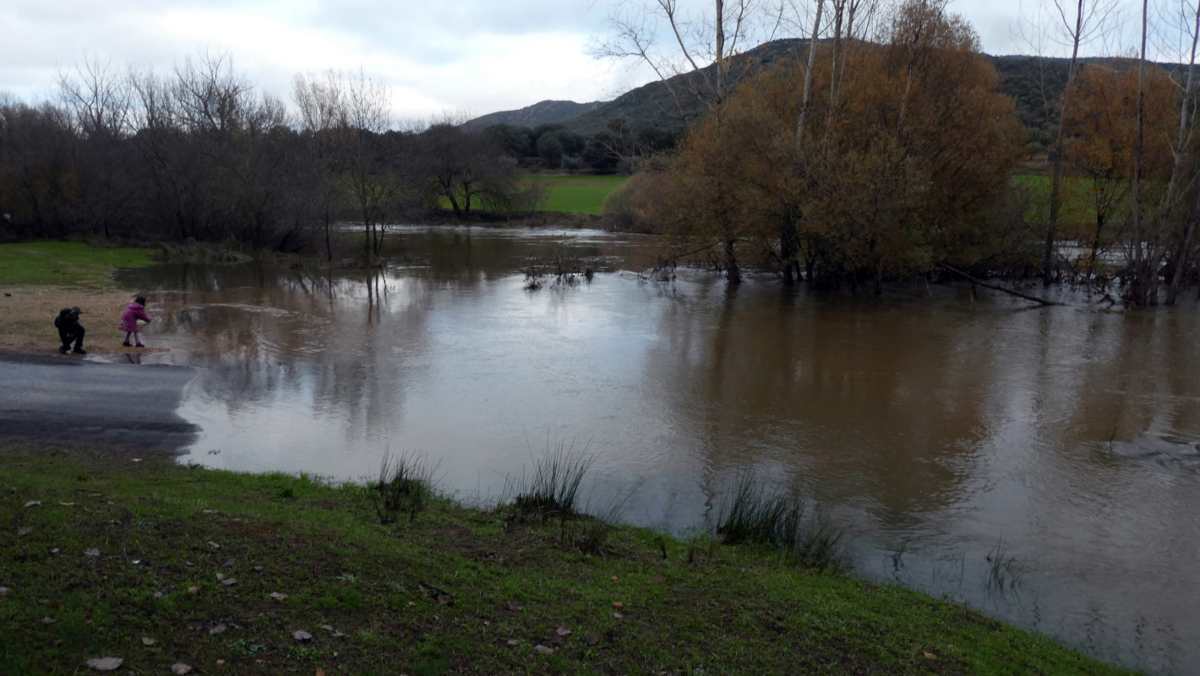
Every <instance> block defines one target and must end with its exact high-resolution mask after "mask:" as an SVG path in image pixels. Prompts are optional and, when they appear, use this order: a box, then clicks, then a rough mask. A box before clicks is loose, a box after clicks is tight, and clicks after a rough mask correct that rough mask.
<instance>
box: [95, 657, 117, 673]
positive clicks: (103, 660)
mask: <svg viewBox="0 0 1200 676" xmlns="http://www.w3.org/2000/svg"><path fill="white" fill-rule="evenodd" d="M124 663H125V660H123V659H121V658H120V657H93V658H92V659H90V660H88V661H87V665H88V666H89V667H91V668H92V669H94V670H96V671H116V670H117V669H120V668H121V665H122V664H124Z"/></svg>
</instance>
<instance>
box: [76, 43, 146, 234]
mask: <svg viewBox="0 0 1200 676" xmlns="http://www.w3.org/2000/svg"><path fill="white" fill-rule="evenodd" d="M59 92H60V97H61V99H62V101H63V104H64V106H65V107H66V110H67V111H68V113H69V119H70V121H71V124H72V125H73V127H74V129H75V131H76V132H77V133H78V134H79V136H80V143H79V146H78V152H79V157H78V167H79V172H80V176H79V184H80V185H79V189H80V204H79V209H80V214H79V216H78V217H79V218H80V219H82V220H84V221H87V222H88V223H89V224H90V225H91V226H92V227H94V228H96V229H97V231H99V232H100V233H101V234H103V235H104V236H105V237H108V236H110V235H111V234H112V229H113V227H114V225H115V224H116V223H117V222H119V221H122V220H123V218H124V212H125V211H126V210H127V208H128V206H129V202H130V200H131V198H132V190H133V189H132V181H131V180H130V179H129V177H128V170H127V169H128V168H127V167H123V166H121V162H120V153H121V152H122V141H123V140H124V139H125V138H126V136H127V135H128V133H129V132H130V130H131V125H130V122H131V112H132V108H133V106H132V101H133V97H132V94H131V92H130V87H129V83H128V81H127V80H126V79H125V78H124V77H122V76H120V75H118V74H117V73H116V72H115V71H114V70H113V69H112V68H111V67H110V66H109V64H107V63H104V62H101V61H99V60H94V59H88V60H84V61H83V62H82V63H80V64H78V65H77V66H76V67H75V69H74V70H73V71H72V72H71V73H62V74H60V75H59Z"/></svg>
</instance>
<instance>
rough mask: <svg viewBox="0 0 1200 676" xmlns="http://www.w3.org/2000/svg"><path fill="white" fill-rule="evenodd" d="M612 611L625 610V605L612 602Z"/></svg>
mask: <svg viewBox="0 0 1200 676" xmlns="http://www.w3.org/2000/svg"><path fill="white" fill-rule="evenodd" d="M613 610H625V604H624V603H621V602H620V601H613Z"/></svg>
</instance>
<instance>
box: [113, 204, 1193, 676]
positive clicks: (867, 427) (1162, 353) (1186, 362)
mask: <svg viewBox="0 0 1200 676" xmlns="http://www.w3.org/2000/svg"><path fill="white" fill-rule="evenodd" d="M657 246H658V245H657V244H656V243H655V242H654V241H653V240H646V239H639V238H632V237H627V236H613V235H608V234H605V233H600V232H594V231H586V230H571V231H555V230H516V229H484V228H436V229H431V228H420V227H404V228H397V229H395V230H394V232H393V234H391V235H390V236H389V252H390V254H391V256H390V257H389V261H390V262H389V264H388V266H387V267H386V269H384V270H383V271H381V272H379V273H377V274H368V273H365V272H357V273H336V274H334V275H333V276H323V275H320V274H313V273H310V272H304V271H302V270H299V269H291V268H287V267H271V266H263V265H242V266H225V267H219V266H197V265H170V266H160V267H156V268H150V269H145V270H139V271H129V272H126V273H124V281H125V282H126V283H128V284H131V285H135V286H138V287H140V288H142V289H144V290H145V291H146V292H148V293H149V295H150V296H151V311H152V313H157V314H158V315H159V321H157V322H156V323H155V324H153V325H152V327H151V332H150V333H149V334H147V336H146V338H147V340H148V341H150V343H151V344H152V345H155V346H159V347H165V348H167V350H166V351H165V352H161V353H152V354H147V355H146V356H145V357H144V360H145V361H147V362H150V361H166V362H174V363H186V364H189V365H194V366H199V367H201V368H200V375H199V376H198V378H197V379H196V380H194V381H193V382H192V384H191V385H190V386H189V387H188V389H187V391H186V392H185V395H184V400H183V403H182V406H181V409H180V414H181V415H182V416H183V417H185V418H186V419H187V420H189V421H190V422H193V423H196V424H197V425H199V427H200V429H201V430H202V431H201V433H200V436H199V439H198V441H197V442H196V443H195V445H194V446H193V447H191V448H190V449H188V451H187V454H186V455H185V456H184V458H183V460H184V461H188V462H198V463H203V464H205V465H210V466H214V467H221V468H229V469H235V470H246V471H269V470H282V471H287V472H308V473H312V474H318V475H323V476H328V477H333V478H337V479H354V480H360V479H364V478H367V477H370V476H372V475H374V474H376V473H377V472H378V469H379V466H380V462H381V459H382V457H383V455H384V454H386V453H388V452H389V451H390V452H393V453H399V452H405V451H407V452H421V453H424V454H425V455H426V456H427V457H429V458H430V459H431V460H432V461H434V462H435V463H436V465H437V467H438V475H437V478H438V481H439V485H440V487H441V488H442V489H443V490H445V491H447V492H450V493H453V494H455V495H457V496H458V497H459V498H460V499H463V500H466V501H479V502H488V501H492V500H496V499H497V498H499V497H501V496H502V495H503V492H504V490H505V485H506V480H507V479H509V478H511V477H516V476H519V475H520V474H521V473H522V471H523V470H525V469H526V468H528V467H529V466H531V465H532V463H533V461H534V459H535V458H536V457H538V456H540V455H542V454H543V453H544V452H545V451H546V449H547V448H549V447H553V446H557V445H560V444H562V445H568V446H571V445H574V447H575V448H577V449H581V450H586V452H588V453H590V454H592V455H594V456H595V458H596V464H595V469H594V472H593V475H592V478H591V480H590V481H589V483H588V484H587V487H586V498H585V500H586V502H587V504H588V506H589V508H590V509H591V510H593V511H595V512H602V513H619V517H620V518H621V519H622V520H624V521H628V522H632V523H636V524H640V525H644V526H649V527H653V528H656V529H663V530H668V531H671V532H675V533H679V534H688V533H690V532H695V531H698V530H700V529H703V528H705V527H706V526H707V525H708V524H711V521H712V520H713V518H714V516H715V512H716V511H717V510H719V507H720V504H721V501H722V499H723V498H722V496H723V495H727V494H728V489H729V486H730V484H731V483H732V482H733V481H734V480H735V478H736V477H737V476H738V474H739V472H744V471H748V470H752V471H754V472H755V473H756V474H757V476H759V477H761V478H763V479H764V480H768V481H770V482H772V483H773V484H774V485H775V486H776V487H777V488H778V489H779V490H788V491H797V492H799V493H800V494H802V495H804V496H808V497H809V498H810V499H811V500H812V501H813V502H814V503H815V504H816V505H819V506H820V509H821V510H822V511H824V512H825V513H826V514H827V515H828V517H829V519H831V520H832V521H833V522H834V523H836V524H837V525H838V526H840V527H842V528H844V529H846V531H847V532H848V536H847V543H848V544H847V556H848V558H849V559H850V560H851V562H852V564H853V567H854V569H855V570H856V571H857V573H858V574H860V575H863V576H865V577H868V578H871V579H877V580H882V581H894V582H898V583H901V584H904V585H907V586H911V587H915V588H918V589H921V590H924V591H927V592H931V593H933V594H936V595H945V596H948V597H950V598H953V599H957V600H961V601H964V602H966V603H969V604H971V605H973V606H975V607H978V608H980V609H982V610H983V611H985V612H987V613H989V614H992V615H994V616H996V617H999V618H1003V619H1006V620H1009V621H1012V622H1015V623H1017V624H1020V625H1022V626H1025V627H1029V628H1032V629H1035V630H1037V631H1041V632H1045V633H1047V634H1050V635H1052V636H1054V637H1056V638H1057V639H1059V640H1061V641H1063V642H1064V643H1066V644H1068V645H1071V646H1074V647H1077V648H1079V649H1081V650H1084V651H1086V652H1088V653H1090V654H1092V655H1095V656H1097V657H1099V658H1102V659H1105V660H1110V661H1118V662H1121V663H1124V664H1127V665H1130V666H1133V667H1137V668H1141V669H1145V670H1148V671H1153V672H1161V673H1200V445H1198V444H1200V358H1198V357H1200V348H1198V344H1197V338H1198V337H1200V310H1198V309H1197V307H1196V306H1194V305H1188V306H1185V307H1180V308H1176V309H1173V310H1158V311H1150V312H1129V313H1122V312H1120V311H1105V310H1104V309H1102V307H1103V306H1099V305H1097V304H1095V303H1089V302H1088V298H1087V297H1086V296H1083V295H1078V296H1075V295H1070V294H1067V295H1064V296H1063V299H1064V300H1066V301H1068V303H1069V304H1068V305H1066V306H1063V307H1052V308H1030V307H1029V306H1028V305H1027V304H1023V303H1021V302H1020V301H1017V300H1016V299H1013V298H1009V297H1005V296H996V295H990V292H981V294H980V295H979V296H978V298H974V299H973V298H972V296H971V294H970V293H969V292H968V291H967V290H965V289H955V288H948V287H938V286H933V287H929V288H925V287H921V288H915V289H908V290H902V291H891V292H889V293H888V294H886V295H885V296H884V297H883V298H882V299H875V298H861V297H860V298H855V297H852V296H848V295H834V296H830V295H818V294H809V293H808V292H807V291H805V290H804V289H803V288H801V289H798V290H789V289H786V288H784V287H783V286H782V285H781V284H780V283H779V281H778V280H776V279H775V278H774V277H770V276H763V277H752V278H751V279H750V280H749V281H747V282H746V283H744V284H743V285H741V287H740V288H738V289H736V291H731V290H729V289H727V288H726V285H725V284H724V283H723V281H722V280H720V279H719V278H718V277H716V276H715V275H713V274H712V273H709V272H705V271H700V270H691V271H681V272H680V273H679V276H678V278H677V279H675V280H674V281H671V282H661V281H654V280H652V279H647V278H644V277H642V276H639V275H638V274H636V272H635V271H637V270H641V269H644V268H646V267H647V266H648V265H649V264H650V263H651V262H652V261H653V259H654V254H655V252H656V251H657ZM554 256H567V257H580V258H583V259H585V260H587V261H589V264H590V265H593V266H595V267H597V268H598V269H601V270H605V271H604V272H600V273H599V274H597V275H596V276H595V278H594V279H593V280H592V281H591V282H590V283H589V282H586V281H584V280H582V279H580V280H579V283H577V284H574V285H567V284H562V285H556V284H553V283H551V282H549V281H548V282H547V284H546V285H545V286H543V287H542V288H541V289H540V290H536V291H530V290H527V289H526V288H525V280H524V276H523V275H522V273H521V270H522V269H524V268H525V267H526V266H527V265H529V264H530V262H531V261H537V260H546V259H548V258H550V257H554ZM985 293H987V294H989V295H984V294H985ZM1063 293H1066V292H1063ZM997 553H999V559H1000V560H1001V561H1002V562H1004V565H1003V566H1002V567H1000V568H996V567H994V566H993V565H992V564H990V563H989V561H988V559H989V556H991V557H992V558H993V559H996V558H997ZM997 574H998V576H999V579H998V577H997Z"/></svg>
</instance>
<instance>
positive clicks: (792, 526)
mask: <svg viewBox="0 0 1200 676" xmlns="http://www.w3.org/2000/svg"><path fill="white" fill-rule="evenodd" d="M717 535H719V536H720V537H721V540H722V542H723V543H724V544H728V545H739V544H759V545H767V546H769V547H773V548H775V549H778V550H780V551H781V552H782V553H783V554H784V556H785V557H787V558H788V559H789V560H790V561H793V562H795V563H797V564H798V565H802V566H805V567H809V568H822V569H830V568H839V567H841V543H842V539H843V537H844V535H845V531H843V530H842V529H841V528H838V527H837V526H836V525H834V524H833V522H832V521H831V520H830V519H829V518H828V517H827V516H826V515H825V514H823V513H820V512H815V513H814V514H812V515H808V504H807V502H806V501H805V500H804V499H803V498H801V497H799V496H796V495H789V494H784V493H778V492H772V491H769V490H768V487H767V486H766V484H764V483H763V482H761V481H760V480H759V479H758V478H757V477H755V475H754V474H753V473H752V472H742V473H740V474H739V475H738V478H737V481H736V483H735V484H734V487H733V491H732V492H731V494H730V497H729V499H728V500H727V501H726V502H725V505H724V508H723V509H722V511H721V515H720V517H719V519H718V525H717Z"/></svg>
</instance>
